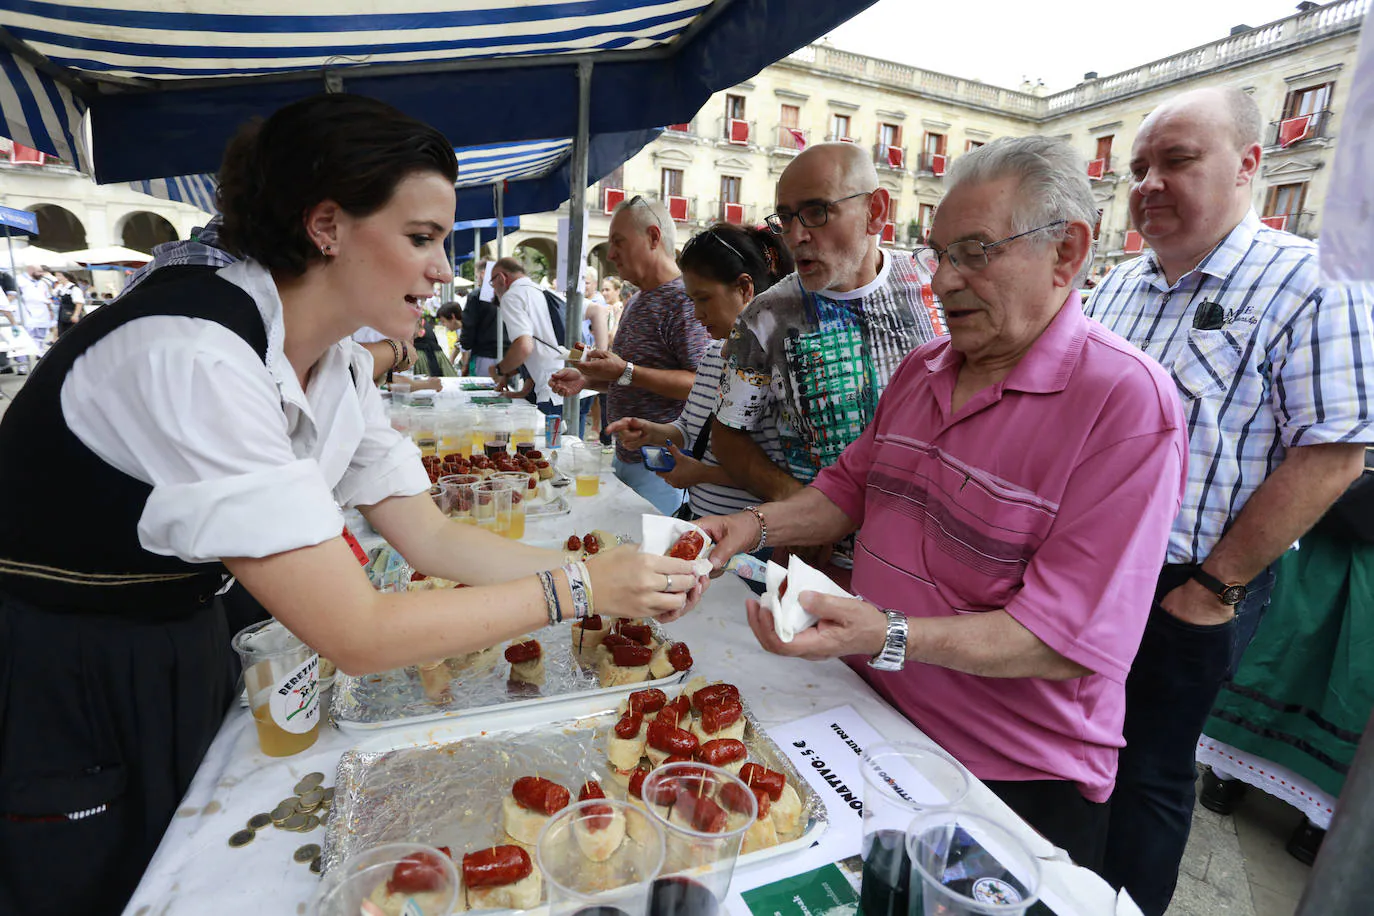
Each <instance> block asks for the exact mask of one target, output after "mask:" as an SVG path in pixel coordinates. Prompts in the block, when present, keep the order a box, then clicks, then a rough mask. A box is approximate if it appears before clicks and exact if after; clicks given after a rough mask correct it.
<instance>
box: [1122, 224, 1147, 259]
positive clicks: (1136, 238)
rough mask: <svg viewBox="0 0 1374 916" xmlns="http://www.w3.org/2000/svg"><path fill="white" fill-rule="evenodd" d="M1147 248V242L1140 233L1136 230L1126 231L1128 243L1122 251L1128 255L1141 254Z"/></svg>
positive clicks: (1123, 246)
mask: <svg viewBox="0 0 1374 916" xmlns="http://www.w3.org/2000/svg"><path fill="white" fill-rule="evenodd" d="M1144 247H1145V240H1144V239H1142V238H1141V237H1140V233H1139V232H1136V231H1135V230H1134V229H1127V230H1126V243H1125V244H1124V245H1122V246H1121V250H1122V251H1124V252H1125V253H1126V254H1140V252H1141V251H1142V250H1143V249H1144Z"/></svg>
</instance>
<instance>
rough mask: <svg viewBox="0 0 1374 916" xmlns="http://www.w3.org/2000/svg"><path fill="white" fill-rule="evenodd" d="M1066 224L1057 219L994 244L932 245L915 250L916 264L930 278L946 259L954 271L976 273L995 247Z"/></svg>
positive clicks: (1064, 220)
mask: <svg viewBox="0 0 1374 916" xmlns="http://www.w3.org/2000/svg"><path fill="white" fill-rule="evenodd" d="M1068 222H1069V221H1068V220H1066V219H1057V220H1055V221H1054V222H1052V223H1047V224H1046V225H1044V226H1036V227H1035V228H1034V229H1027V230H1026V231H1025V232H1018V233H1017V234H1016V235H1009V236H1007V237H1006V238H1004V239H1001V240H999V241H996V242H988V243H984V242H980V241H978V240H977V239H964V240H963V241H961V242H955V243H953V244H952V245H950V246H949V247H948V248H936V247H935V246H933V245H932V246H930V247H927V248H917V249H916V252H915V257H916V263H918V264H920V265H921V266H922V267H924V268H925V269H926V270H928V271H930V273H931V276H934V275H935V272H936V271H938V270H939V269H940V258H942V257H948V258H949V263H950V264H952V265H954V267H955V269H956V270H967V271H970V272H973V273H976V272H978V271H980V270H982V269H983V268H984V267H987V266H988V252H989V251H991V250H992V249H994V248H996V247H997V246H999V245H1005V244H1007V243H1008V242H1014V241H1016V240H1017V239H1021V238H1025V237H1026V236H1028V235H1033V234H1034V233H1036V232H1043V231H1045V230H1046V229H1054V228H1055V227H1057V226H1065V225H1068Z"/></svg>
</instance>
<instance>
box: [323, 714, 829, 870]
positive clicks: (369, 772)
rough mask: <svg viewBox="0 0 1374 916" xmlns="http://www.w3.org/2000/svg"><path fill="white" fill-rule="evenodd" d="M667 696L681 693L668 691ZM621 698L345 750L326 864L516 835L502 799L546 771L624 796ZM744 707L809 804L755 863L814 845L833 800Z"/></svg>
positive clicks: (753, 736) (769, 759) (454, 724)
mask: <svg viewBox="0 0 1374 916" xmlns="http://www.w3.org/2000/svg"><path fill="white" fill-rule="evenodd" d="M667 693H668V694H669V696H673V695H674V691H671V690H670V691H667ZM617 702H618V700H617V698H614V697H605V696H601V697H585V698H581V699H580V700H577V701H566V702H565V703H564V704H562V705H560V706H559V707H558V708H557V710H556V711H555V710H550V711H554V712H555V713H556V715H557V718H555V719H552V720H550V721H541V717H540V715H539V713H540V712H541V711H539V710H525V711H523V714H517V715H513V716H511V717H510V718H511V719H512V720H514V721H511V722H510V723H506V720H505V719H503V725H507V724H508V726H509V727H503V728H501V729H500V730H491V731H487V730H478V729H477V727H476V726H477V725H478V724H479V723H469V722H464V721H463V720H455V721H451V722H447V723H443V724H442V725H441V726H439V727H437V728H430V729H425V728H413V729H404V730H397V731H391V732H385V733H379V734H377V735H376V736H374V737H373V738H372V739H370V740H369V741H367V742H365V743H364V744H363V745H362V746H360V747H357V748H354V749H353V750H350V751H346V752H345V753H344V755H343V756H342V758H340V760H339V766H338V770H337V772H336V775H335V780H334V791H335V794H334V804H333V809H332V811H331V813H330V816H329V822H328V832H327V834H326V836H325V843H324V853H323V855H322V856H321V859H320V864H321V866H322V868H323V869H324V870H325V871H328V870H329V869H330V868H333V867H335V866H336V865H338V864H339V863H341V862H343V861H345V860H346V859H348V857H349V856H351V855H353V854H355V853H357V852H361V851H362V850H365V849H369V848H371V847H373V846H378V845H381V844H383V843H397V842H417V843H428V844H430V845H432V846H447V847H449V849H450V850H451V851H452V854H453V857H454V859H455V860H460V859H461V858H462V856H463V854H464V853H466V852H472V851H474V850H477V849H483V848H486V847H488V846H493V845H496V844H499V843H510V842H514V841H513V840H511V839H510V838H509V837H507V836H506V833H505V831H504V829H503V828H502V818H501V800H502V798H504V797H505V795H506V794H508V793H509V792H510V788H511V785H512V784H513V783H514V782H515V780H516V779H518V778H520V777H521V776H543V777H545V778H546V779H552V780H553V781H554V782H557V783H559V784H560V785H563V786H565V787H567V788H568V789H569V791H571V792H572V793H573V797H574V798H576V797H577V792H578V790H579V789H580V788H581V786H582V783H583V782H584V781H585V780H587V779H589V778H594V779H598V780H599V781H600V782H601V785H602V787H603V788H604V789H605V790H606V793H607V795H609V796H611V797H613V798H624V797H625V789H624V787H623V786H621V785H620V784H619V783H617V782H615V781H614V780H613V779H612V778H611V771H610V765H609V762H608V761H607V758H606V736H607V733H608V732H610V730H611V729H612V728H613V726H614V725H615V722H616V719H617V718H618V714H617V711H616V706H617ZM742 705H743V706H744V716H745V722H746V725H745V730H744V743H745V746H746V747H748V748H749V759H750V760H752V761H754V762H756V763H761V764H763V765H764V766H766V767H768V768H769V769H770V770H775V771H777V772H780V773H782V774H783V775H784V776H786V777H787V781H788V782H789V783H791V785H792V786H793V788H795V789H796V790H797V794H798V796H799V797H800V799H801V803H802V811H803V816H802V823H803V824H804V827H803V828H802V832H801V833H800V834H799V835H798V836H795V837H786V838H782V842H780V843H779V844H778V845H776V846H772V847H769V848H768V849H761V850H758V851H756V852H752V853H750V854H748V855H744V856H741V857H740V859H739V861H740V862H741V863H750V862H756V861H760V860H762V859H768V858H772V857H774V856H780V855H786V854H788V853H791V852H794V851H797V850H801V849H806V848H809V847H810V846H811V845H812V844H813V843H814V842H815V840H816V838H817V837H819V836H820V835H821V833H823V832H824V831H825V829H826V827H827V826H828V825H829V818H828V814H827V812H826V809H825V804H824V802H822V800H821V798H820V796H819V795H818V794H817V793H816V791H815V790H814V789H813V788H812V787H811V784H810V783H808V782H807V781H806V780H805V779H804V778H803V777H802V776H801V775H800V774H799V773H798V772H797V770H796V768H795V767H794V766H793V765H792V761H791V759H790V758H788V756H787V755H786V754H785V753H783V752H782V750H781V749H780V748H779V747H778V746H777V745H776V744H774V743H773V740H772V739H771V738H770V737H769V736H768V734H767V732H765V731H764V730H763V729H762V728H760V727H759V725H758V720H757V719H755V718H754V715H753V713H752V711H751V710H750V708H749V704H748V701H747V700H744V701H742Z"/></svg>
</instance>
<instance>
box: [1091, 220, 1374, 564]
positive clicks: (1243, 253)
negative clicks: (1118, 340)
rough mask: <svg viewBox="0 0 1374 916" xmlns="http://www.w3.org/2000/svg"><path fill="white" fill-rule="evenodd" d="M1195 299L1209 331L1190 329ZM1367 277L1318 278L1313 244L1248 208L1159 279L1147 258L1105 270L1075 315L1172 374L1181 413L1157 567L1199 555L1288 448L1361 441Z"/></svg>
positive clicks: (1367, 413)
mask: <svg viewBox="0 0 1374 916" xmlns="http://www.w3.org/2000/svg"><path fill="white" fill-rule="evenodd" d="M1204 303H1212V304H1214V305H1215V306H1219V307H1220V309H1221V310H1222V315H1221V319H1220V324H1221V327H1219V328H1217V329H1215V330H1199V329H1197V328H1194V327H1193V324H1194V316H1195V315H1196V314H1197V311H1198V309H1199V308H1201V307H1202V306H1203V304H1204ZM1372 306H1374V287H1371V285H1369V284H1351V285H1349V286H1339V285H1338V286H1325V285H1323V283H1322V278H1321V276H1320V271H1319V269H1318V265H1317V246H1316V244H1315V243H1313V242H1310V241H1307V240H1306V239H1302V238H1299V237H1297V236H1295V235H1291V234H1289V233H1287V232H1281V231H1279V230H1276V229H1270V228H1268V227H1266V226H1263V225H1262V224H1261V223H1260V221H1259V218H1258V217H1257V216H1256V215H1255V213H1254V212H1253V211H1251V212H1250V213H1249V214H1248V215H1247V216H1246V217H1245V219H1243V220H1242V221H1241V222H1240V223H1239V224H1238V225H1237V226H1236V228H1235V229H1233V230H1231V233H1230V234H1229V235H1228V236H1227V237H1226V238H1225V239H1223V240H1222V242H1221V243H1220V244H1219V245H1217V247H1216V248H1215V249H1213V250H1212V253H1211V254H1209V255H1208V256H1207V257H1206V258H1204V259H1203V261H1202V263H1201V264H1199V265H1198V266H1197V268H1195V269H1194V270H1193V271H1192V272H1190V273H1188V274H1185V275H1184V276H1182V277H1180V278H1179V280H1178V282H1177V283H1175V284H1173V285H1172V286H1170V285H1169V284H1168V283H1167V281H1166V280H1165V279H1164V272H1163V271H1162V270H1161V269H1160V267H1159V262H1158V260H1157V259H1156V256H1155V254H1154V252H1148V253H1146V254H1145V255H1142V256H1141V257H1139V258H1136V259H1134V260H1132V261H1128V262H1126V263H1125V264H1121V265H1119V266H1118V267H1116V268H1115V269H1114V270H1113V271H1112V272H1111V273H1110V274H1108V276H1107V278H1106V279H1105V280H1103V281H1102V284H1101V285H1100V286H1098V287H1097V289H1096V290H1094V291H1093V294H1092V299H1091V300H1090V301H1089V303H1088V306H1087V312H1088V314H1089V315H1090V316H1091V317H1093V318H1096V319H1097V320H1098V321H1100V322H1102V323H1103V324H1105V325H1106V326H1107V327H1108V328H1111V329H1112V330H1113V331H1115V332H1116V333H1118V334H1120V335H1121V336H1122V337H1125V338H1126V339H1127V340H1129V341H1130V342H1131V343H1133V344H1135V345H1136V346H1137V347H1139V348H1140V349H1142V350H1144V351H1145V352H1146V353H1148V354H1149V355H1150V356H1152V357H1154V358H1155V359H1156V360H1158V361H1159V363H1160V364H1161V365H1163V366H1164V367H1165V368H1166V369H1168V370H1169V372H1170V373H1171V374H1172V376H1173V379H1174V384H1175V386H1176V387H1177V389H1178V393H1179V397H1180V398H1182V400H1183V409H1184V414H1185V415H1186V416H1187V419H1188V438H1189V456H1190V457H1189V462H1188V488H1187V493H1186V495H1185V497H1184V500H1183V509H1182V511H1181V512H1180V513H1179V516H1178V518H1177V519H1176V520H1175V522H1174V527H1173V531H1172V533H1171V534H1170V537H1169V553H1168V560H1167V562H1169V563H1196V562H1201V561H1203V560H1205V559H1206V558H1207V556H1208V554H1210V553H1211V551H1212V549H1213V547H1214V546H1215V545H1216V543H1217V541H1218V540H1220V539H1221V536H1222V534H1223V533H1224V532H1225V531H1226V528H1227V526H1228V524H1229V523H1230V522H1231V521H1232V520H1234V519H1235V517H1236V516H1237V515H1238V514H1239V513H1240V510H1241V509H1242V508H1243V507H1244V506H1245V503H1246V500H1248V499H1249V498H1250V494H1251V493H1253V492H1254V491H1255V489H1256V488H1257V487H1258V486H1259V485H1260V484H1261V483H1262V482H1263V481H1264V479H1265V478H1266V477H1268V476H1269V474H1270V473H1271V472H1272V471H1273V470H1274V469H1275V468H1276V467H1278V466H1279V464H1280V463H1282V461H1283V459H1284V456H1285V454H1286V453H1287V450H1288V449H1289V448H1292V447H1294V446H1304V445H1317V444H1320V443H1325V442H1374V426H1372V425H1371V412H1372V411H1374V408H1371V404H1370V399H1371V397H1374V337H1371V328H1370V325H1371V315H1370V309H1371V307H1372Z"/></svg>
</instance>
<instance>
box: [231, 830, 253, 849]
mask: <svg viewBox="0 0 1374 916" xmlns="http://www.w3.org/2000/svg"><path fill="white" fill-rule="evenodd" d="M255 836H257V834H256V833H254V832H253V831H251V830H240V831H239V832H237V833H235V834H234V835H233V836H231V837H229V845H230V846H232V847H234V848H235V849H238V848H239V847H240V846H247V845H248V844H249V843H251V842H253V837H255Z"/></svg>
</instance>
